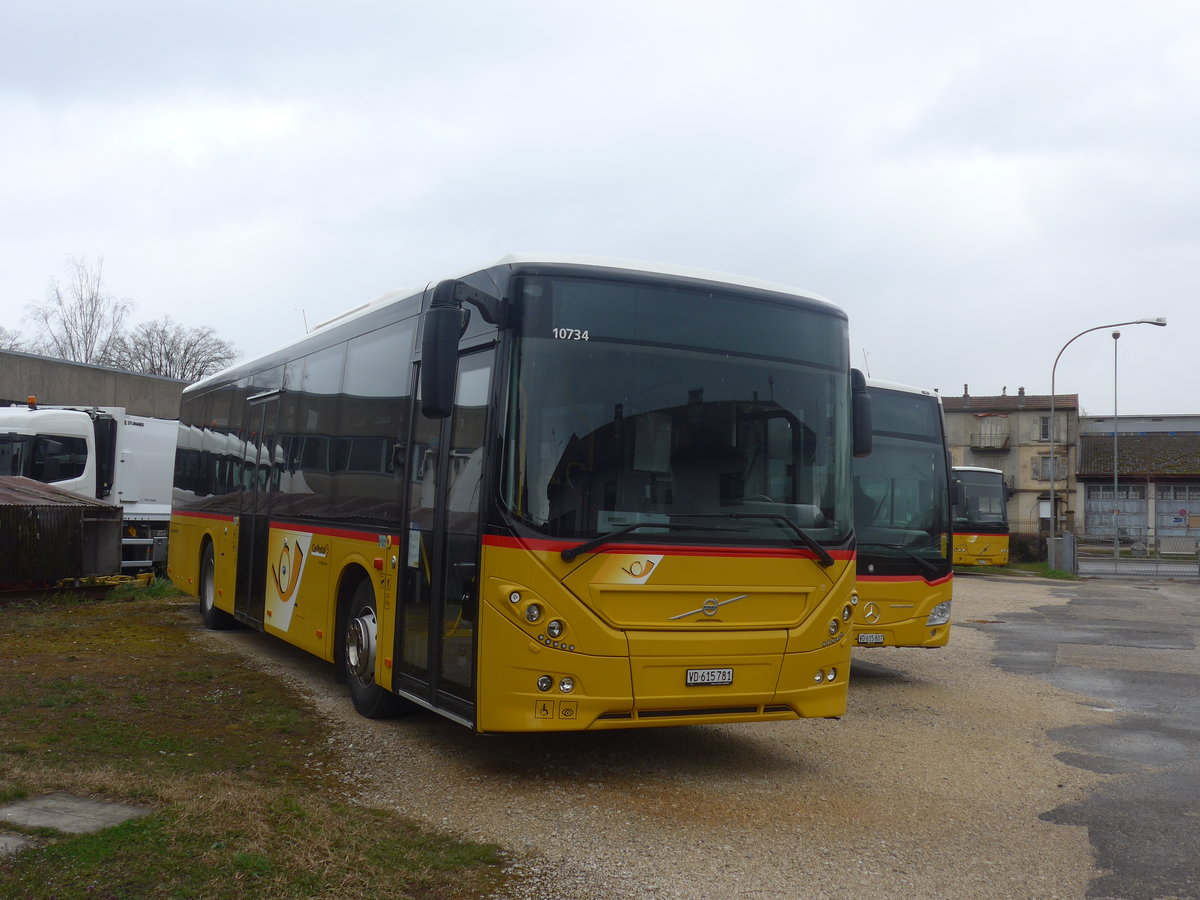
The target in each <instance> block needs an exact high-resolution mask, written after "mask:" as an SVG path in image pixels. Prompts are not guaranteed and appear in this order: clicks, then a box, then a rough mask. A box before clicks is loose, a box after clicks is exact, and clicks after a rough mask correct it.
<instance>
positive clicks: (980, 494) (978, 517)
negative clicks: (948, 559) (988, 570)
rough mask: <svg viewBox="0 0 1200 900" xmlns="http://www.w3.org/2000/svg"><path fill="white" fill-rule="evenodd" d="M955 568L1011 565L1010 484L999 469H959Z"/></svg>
mask: <svg viewBox="0 0 1200 900" xmlns="http://www.w3.org/2000/svg"><path fill="white" fill-rule="evenodd" d="M954 481H955V503H954V565H956V566H1006V565H1008V485H1007V483H1006V482H1005V481H1004V473H1003V472H1001V471H1000V470H999V469H988V468H984V467H982V466H955V467H954Z"/></svg>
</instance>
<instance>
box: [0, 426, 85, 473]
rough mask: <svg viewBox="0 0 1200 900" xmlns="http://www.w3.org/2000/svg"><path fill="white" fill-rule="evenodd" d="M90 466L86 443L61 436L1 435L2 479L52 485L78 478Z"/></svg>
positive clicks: (82, 440)
mask: <svg viewBox="0 0 1200 900" xmlns="http://www.w3.org/2000/svg"><path fill="white" fill-rule="evenodd" d="M86 466H87V441H86V440H84V439H83V438H81V437H71V436H68V435H58V434H38V435H32V434H16V433H12V432H10V433H9V434H0V475H24V476H25V477H26V478H32V479H34V480H35V481H42V482H46V483H48V484H49V483H53V482H56V481H67V480H69V479H71V478H78V477H79V476H80V475H82V474H83V473H84V470H85V468H86Z"/></svg>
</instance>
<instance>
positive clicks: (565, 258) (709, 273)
mask: <svg viewBox="0 0 1200 900" xmlns="http://www.w3.org/2000/svg"><path fill="white" fill-rule="evenodd" d="M538 263H545V264H546V265H566V266H591V267H594V268H599V269H623V270H625V271H627V272H645V273H648V274H652V275H671V276H675V277H679V278H694V279H696V280H698V281H712V282H716V283H718V284H732V285H736V286H738V287H748V288H754V289H755V290H760V291H772V292H774V293H777V294H792V295H794V296H797V297H803V298H805V299H806V300H819V301H821V302H822V303H828V304H829V305H831V306H835V305H836V304H834V303H833V301H832V300H830V299H829V298H828V297H825V296H822V295H821V294H818V293H816V292H815V291H808V290H804V289H803V288H798V287H796V286H795V285H791V284H784V283H783V282H779V281H769V280H767V279H762V278H752V277H749V276H746V275H735V274H733V273H730V272H719V271H716V270H714V269H701V268H697V267H693V266H681V265H675V264H673V263H659V262H651V261H649V260H640V259H622V258H620V257H614V256H587V255H584V254H576V253H510V254H508V255H507V256H505V257H503V258H502V259H500V260H498V261H497V262H496V263H494V265H497V266H519V265H537V264H538ZM488 268H490V267H488ZM473 271H478V270H473Z"/></svg>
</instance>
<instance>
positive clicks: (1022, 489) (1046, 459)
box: [942, 384, 1083, 535]
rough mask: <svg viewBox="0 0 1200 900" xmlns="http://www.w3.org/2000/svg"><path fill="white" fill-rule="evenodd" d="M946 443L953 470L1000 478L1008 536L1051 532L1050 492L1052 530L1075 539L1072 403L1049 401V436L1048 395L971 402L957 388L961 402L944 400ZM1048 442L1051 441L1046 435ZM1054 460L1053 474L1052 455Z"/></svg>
mask: <svg viewBox="0 0 1200 900" xmlns="http://www.w3.org/2000/svg"><path fill="white" fill-rule="evenodd" d="M942 404H943V407H944V408H945V411H946V439H947V442H948V443H949V445H950V455H951V458H952V460H953V464H954V465H956V466H986V467H988V468H991V469H999V470H1000V471H1002V472H1003V473H1004V480H1005V483H1006V484H1007V485H1008V488H1009V491H1010V496H1009V501H1008V522H1009V529H1010V531H1011V532H1012V533H1013V534H1025V535H1039V534H1042V533H1045V532H1048V531H1049V530H1050V484H1051V477H1053V479H1054V493H1055V498H1056V500H1057V506H1058V529H1059V530H1060V531H1076V530H1077V529H1076V527H1075V524H1076V520H1077V518H1078V522H1079V525H1080V526H1081V527H1082V525H1083V513H1082V507H1081V506H1080V505H1079V503H1078V501H1077V499H1076V498H1077V497H1078V490H1077V486H1076V478H1075V474H1076V472H1077V471H1078V469H1079V467H1078V464H1077V463H1078V455H1077V448H1078V446H1079V395H1078V394H1058V395H1056V396H1055V398H1054V413H1053V416H1054V423H1053V427H1054V430H1053V432H1052V431H1051V427H1052V423H1051V410H1050V395H1049V394H1026V393H1025V388H1023V387H1022V388H1018V389H1017V393H1016V394H1009V393H1008V391H1007V390H1004V391H1003V392H1002V393H1001V394H1000V396H998V397H997V396H991V397H974V396H971V394H970V393H969V392H968V389H967V385H965V384H964V385H963V393H962V396H961V397H943V398H942ZM1052 434H1053V436H1054V439H1053V441H1051V435H1052ZM1052 448H1053V451H1054V457H1057V460H1058V464H1057V468H1054V467H1053V464H1052V461H1051V460H1052V456H1051V449H1052Z"/></svg>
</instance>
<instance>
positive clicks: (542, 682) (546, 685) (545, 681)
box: [537, 675, 554, 692]
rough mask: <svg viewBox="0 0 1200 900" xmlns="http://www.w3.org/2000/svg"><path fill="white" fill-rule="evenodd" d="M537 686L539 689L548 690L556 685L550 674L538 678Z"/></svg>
mask: <svg viewBox="0 0 1200 900" xmlns="http://www.w3.org/2000/svg"><path fill="white" fill-rule="evenodd" d="M537 686H538V690H539V691H542V692H545V691H548V690H550V688H552V687H554V679H553V678H551V677H550V676H549V675H543V676H542V677H541V678H539V679H538V680H537Z"/></svg>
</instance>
